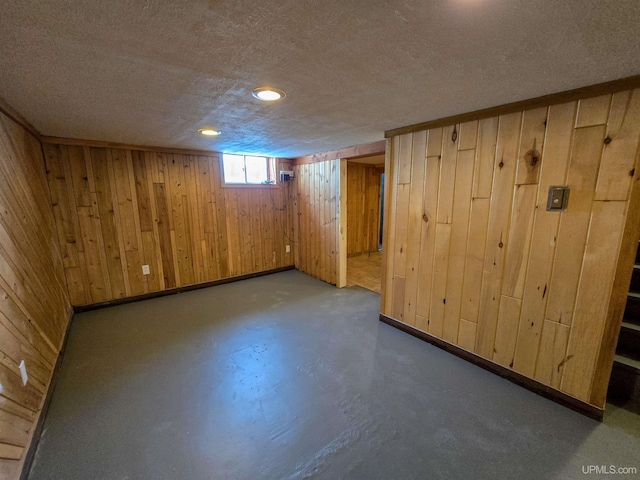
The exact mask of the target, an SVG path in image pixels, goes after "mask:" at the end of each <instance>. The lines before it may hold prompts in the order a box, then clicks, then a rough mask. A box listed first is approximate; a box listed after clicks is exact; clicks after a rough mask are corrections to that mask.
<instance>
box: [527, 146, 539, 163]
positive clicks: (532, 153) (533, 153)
mask: <svg viewBox="0 0 640 480" xmlns="http://www.w3.org/2000/svg"><path fill="white" fill-rule="evenodd" d="M524 159H525V162H526V164H527V165H528V166H531V167H535V166H536V165H537V164H538V162H539V161H540V152H538V151H537V150H536V149H535V148H532V149H531V150H529V151H528V152H527V153H525V154H524Z"/></svg>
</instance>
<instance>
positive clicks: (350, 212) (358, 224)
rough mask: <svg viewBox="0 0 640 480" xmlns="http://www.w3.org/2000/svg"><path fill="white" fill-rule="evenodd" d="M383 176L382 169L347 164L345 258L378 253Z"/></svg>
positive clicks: (351, 163)
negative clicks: (346, 256)
mask: <svg viewBox="0 0 640 480" xmlns="http://www.w3.org/2000/svg"><path fill="white" fill-rule="evenodd" d="M383 172H384V167H376V166H373V165H364V164H361V163H355V162H347V182H348V186H347V255H355V254H359V253H365V252H377V251H378V244H379V242H380V240H379V237H380V194H381V192H382V189H381V186H382V173H383ZM328 212H329V210H326V211H325V213H328Z"/></svg>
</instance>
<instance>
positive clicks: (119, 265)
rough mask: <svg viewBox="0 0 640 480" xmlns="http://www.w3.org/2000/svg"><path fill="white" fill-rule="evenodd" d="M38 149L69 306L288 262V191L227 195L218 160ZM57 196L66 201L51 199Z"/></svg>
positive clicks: (103, 150)
mask: <svg viewBox="0 0 640 480" xmlns="http://www.w3.org/2000/svg"><path fill="white" fill-rule="evenodd" d="M44 152H45V157H46V161H47V165H48V167H47V168H48V172H49V174H48V180H49V185H50V188H52V189H53V191H54V192H56V193H55V195H53V196H52V204H53V209H54V212H57V214H56V215H57V219H56V226H57V232H58V241H59V242H60V245H61V249H62V250H63V251H65V252H66V253H65V256H66V258H67V261H66V262H65V272H66V273H67V279H68V281H67V284H68V287H69V292H70V295H71V299H72V302H73V304H75V305H83V304H90V303H95V302H102V301H107V300H113V299H115V298H123V297H127V296H131V295H138V294H143V293H147V292H153V291H159V290H164V289H167V288H174V287H180V286H183V285H190V284H194V283H199V282H206V281H212V280H217V279H219V278H224V277H229V276H231V275H242V274H245V273H251V272H256V271H261V270H267V269H271V268H277V267H282V266H286V265H291V264H292V263H293V253H292V252H290V253H286V252H285V245H286V244H290V243H291V242H289V241H288V240H286V236H285V235H284V233H285V232H284V229H285V228H286V226H287V225H288V224H289V220H288V219H287V217H288V216H289V215H290V212H291V208H290V207H289V203H288V201H284V200H283V199H288V196H287V195H285V196H284V197H282V196H281V194H282V191H283V190H287V189H288V184H284V185H279V186H278V187H275V188H272V187H266V188H253V187H246V188H240V187H238V188H227V187H225V186H223V185H222V183H221V182H222V181H221V176H220V165H219V163H220V162H219V159H218V157H217V156H202V155H185V154H164V153H158V152H152V151H147V152H142V151H137V150H128V149H109V148H81V147H74V146H64V145H52V144H45V145H44ZM281 162H282V161H281ZM283 168H284V169H287V168H289V167H288V164H287V166H283ZM85 176H86V180H84V178H85ZM63 191H70V192H72V193H73V194H72V195H70V196H67V197H64V198H62V200H59V199H60V198H61V195H62V192H63ZM272 199H273V201H272ZM86 204H88V205H86ZM76 224H77V225H76ZM293 248H294V245H291V249H293ZM274 259H276V260H274ZM143 265H149V270H150V272H151V273H150V275H143V274H142V266H143ZM69 279H72V280H73V281H69Z"/></svg>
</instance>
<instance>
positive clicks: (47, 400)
mask: <svg viewBox="0 0 640 480" xmlns="http://www.w3.org/2000/svg"><path fill="white" fill-rule="evenodd" d="M74 313H75V312H74V310H73V308H72V309H71V312H70V313H69V321H68V322H67V328H66V330H65V333H64V337H63V338H62V346H61V347H60V351H59V352H58V358H57V360H56V364H55V365H54V367H53V372H52V373H51V381H50V382H49V388H47V393H46V395H45V397H44V400H43V402H42V408H41V409H40V415H39V416H38V421H37V422H36V425H35V427H34V428H33V433H32V434H31V442H30V443H29V447H28V448H26V449H25V453H24V457H23V458H22V467H21V471H20V480H27V479H28V478H29V472H30V471H31V466H32V465H33V460H34V458H35V456H36V450H37V449H38V443H40V437H41V435H42V429H43V428H44V422H45V420H46V418H47V412H48V411H49V407H50V406H51V399H52V398H53V391H54V390H55V388H56V384H57V383H58V379H59V378H60V367H61V366H62V360H63V359H64V353H65V351H66V349H67V340H69V332H70V331H71V323H72V322H73V315H74Z"/></svg>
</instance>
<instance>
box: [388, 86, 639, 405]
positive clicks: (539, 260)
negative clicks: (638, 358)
mask: <svg viewBox="0 0 640 480" xmlns="http://www.w3.org/2000/svg"><path fill="white" fill-rule="evenodd" d="M639 136H640V90H634V91H632V92H631V91H626V92H620V93H615V94H613V95H604V96H599V97H595V98H586V99H583V100H580V101H576V102H570V103H565V104H560V105H552V106H550V107H542V108H536V109H532V110H527V111H524V112H516V113H511V114H504V115H501V116H499V117H493V118H484V119H481V120H479V121H470V122H468V123H463V124H457V125H449V126H444V127H441V128H432V129H430V130H428V131H421V132H416V133H410V134H404V135H398V136H395V137H393V138H392V139H391V140H389V147H390V148H388V149H387V151H388V157H387V165H386V173H387V175H386V178H387V180H386V185H385V188H386V190H387V191H386V192H385V193H386V194H387V193H388V194H389V197H388V198H389V201H388V202H387V205H386V211H385V217H386V219H387V220H388V221H386V222H385V223H386V226H385V239H384V241H385V246H384V249H385V250H384V255H385V258H384V260H385V264H386V267H385V268H384V280H383V295H382V305H381V310H382V312H383V313H384V314H386V315H389V316H391V317H393V318H395V319H397V320H400V321H402V322H405V323H407V324H410V325H412V326H415V327H417V328H418V329H420V330H423V331H425V332H428V333H430V334H432V335H435V336H437V337H439V338H442V339H444V340H446V341H448V342H450V343H452V344H456V345H459V346H460V347H462V348H464V349H466V350H469V351H471V352H475V353H476V354H478V355H481V356H482V357H485V358H487V359H490V360H492V361H494V362H496V363H498V364H501V365H503V366H505V367H508V368H511V369H513V370H515V371H516V372H519V373H521V374H523V375H525V376H528V377H531V378H534V379H536V380H538V381H540V382H542V383H544V384H545V385H548V386H550V387H552V388H554V389H558V390H560V391H562V392H565V393H567V394H569V395H572V396H574V397H576V398H578V399H580V400H583V401H585V402H588V403H591V404H592V405H595V406H597V407H603V406H604V401H605V398H604V397H605V395H604V392H606V386H607V383H608V379H609V373H610V369H611V362H612V360H613V349H615V339H616V338H617V331H619V327H620V321H621V310H620V309H619V308H618V309H616V308H613V307H612V306H613V305H619V304H620V303H622V304H624V296H626V289H627V287H628V281H629V278H630V275H631V269H632V263H633V260H632V259H631V258H630V256H628V257H629V259H628V260H625V261H619V260H621V259H620V258H619V254H620V252H621V251H627V250H629V248H627V246H626V245H627V244H634V242H635V246H637V241H638V238H637V237H638V228H637V227H635V226H633V227H634V228H628V227H629V225H626V223H627V219H628V218H636V219H637V218H638V215H637V211H638V208H640V205H638V197H640V195H639V194H638V188H640V187H638V185H637V184H638V177H639V175H638V174H637V173H636V172H638V171H640V170H638V169H637V161H638V160H637V159H638V139H639ZM551 185H568V186H569V187H570V189H571V193H570V198H569V206H568V208H567V210H566V211H564V212H549V211H546V204H547V192H548V189H549V186H551ZM631 199H633V200H631ZM634 212H635V213H634ZM625 226H627V231H629V232H634V233H633V234H628V235H623V232H624V231H625ZM632 246H633V245H632ZM631 251H632V250H631ZM625 278H626V285H624V283H625V282H624V279H625ZM620 279H622V280H620ZM614 282H615V284H616V285H617V287H616V289H614V288H613V286H614ZM605 340H606V341H605Z"/></svg>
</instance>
